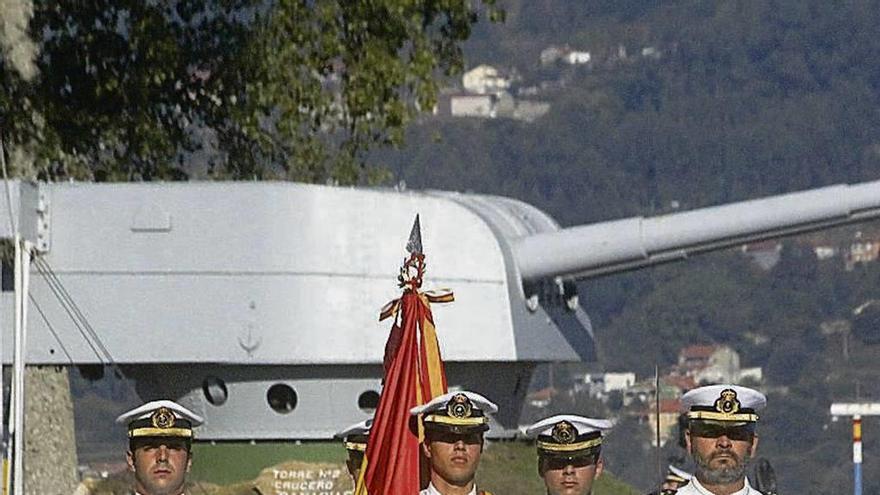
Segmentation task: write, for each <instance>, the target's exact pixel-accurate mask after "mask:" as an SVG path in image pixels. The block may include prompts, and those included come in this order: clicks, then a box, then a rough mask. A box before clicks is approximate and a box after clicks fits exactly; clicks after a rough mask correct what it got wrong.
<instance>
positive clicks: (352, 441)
mask: <svg viewBox="0 0 880 495" xmlns="http://www.w3.org/2000/svg"><path fill="white" fill-rule="evenodd" d="M372 427H373V418H369V419H365V420H363V421H361V422H360V423H355V424H353V425H351V426H349V427H348V428H346V429H344V430H342V431H340V432H339V433H337V434H336V435H335V436H336V438H340V439H342V443H343V444H344V445H345V451H346V452H347V453H348V459H346V461H345V467H346V468H348V474H350V475H351V479H352V480H354V482H355V483H357V480H358V476H360V472H361V464H363V462H364V453H365V452H366V451H367V441H368V440H369V439H370V429H371V428H372Z"/></svg>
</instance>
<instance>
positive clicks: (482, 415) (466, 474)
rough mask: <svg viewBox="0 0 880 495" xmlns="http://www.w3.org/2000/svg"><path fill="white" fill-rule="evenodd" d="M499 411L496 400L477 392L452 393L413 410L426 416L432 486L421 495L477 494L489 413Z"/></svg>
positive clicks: (425, 450) (425, 446)
mask: <svg viewBox="0 0 880 495" xmlns="http://www.w3.org/2000/svg"><path fill="white" fill-rule="evenodd" d="M497 411H498V406H496V405H495V404H494V403H492V401H490V400H489V399H487V398H485V397H483V396H482V395H480V394H477V393H474V392H466V391H461V392H451V393H448V394H445V395H441V396H439V397H436V398H434V400H432V401H430V402H428V403H427V404H424V405H421V406H417V407H414V408H413V409H412V410H410V413H411V414H412V415H413V416H418V415H421V416H422V424H423V425H424V428H425V440H424V442H423V443H422V453H423V454H424V456H425V458H426V459H427V460H428V465H429V469H430V478H431V483H430V484H429V485H428V487H427V488H426V489H424V490H422V491H421V492H420V495H477V494H481V495H483V494H486V495H490V494H489V492H486V491H478V490H477V487H476V483H475V482H474V476H475V475H476V472H477V466H479V465H480V455H481V454H482V453H483V433H485V432H486V431H487V430H488V429H489V418H488V416H487V414H492V413H495V412H497Z"/></svg>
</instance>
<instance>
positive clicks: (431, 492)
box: [419, 483, 477, 495]
mask: <svg viewBox="0 0 880 495" xmlns="http://www.w3.org/2000/svg"><path fill="white" fill-rule="evenodd" d="M419 495H443V494H442V493H440V491H439V490H437V487H435V486H434V483H431V484H429V485H428V488H425V489H424V490H422V491H420V492H419ZM467 495H477V484H476V483H474V487H473V488H471V491H470V492H468V494H467Z"/></svg>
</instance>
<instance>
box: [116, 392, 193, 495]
mask: <svg viewBox="0 0 880 495" xmlns="http://www.w3.org/2000/svg"><path fill="white" fill-rule="evenodd" d="M116 422H117V423H120V424H125V425H127V426H128V445H129V446H128V452H127V453H126V460H127V461H128V469H129V470H130V471H131V472H132V473H133V474H134V489H135V494H137V495H181V494H183V493H185V489H186V475H187V473H189V471H190V468H192V438H193V430H192V429H193V428H194V427H196V426H198V425H200V424H202V418H201V417H199V416H198V415H197V414H195V413H193V412H192V411H190V410H189V409H187V408H185V407H183V406H181V405H180V404H177V403H176V402H172V401H170V400H157V401H153V402H148V403H146V404H144V405H142V406H140V407H137V408H135V409H132V410H131V411H129V412H127V413H124V414H122V415H120V416H119V417H118V418H116Z"/></svg>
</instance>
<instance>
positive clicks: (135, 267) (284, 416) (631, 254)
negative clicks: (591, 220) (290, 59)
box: [0, 182, 880, 440]
mask: <svg viewBox="0 0 880 495" xmlns="http://www.w3.org/2000/svg"><path fill="white" fill-rule="evenodd" d="M9 203H11V204H12V209H13V210H14V214H15V216H16V217H17V218H18V225H20V229H21V232H22V233H23V235H24V236H25V237H26V238H28V239H30V240H31V242H33V243H34V245H35V249H36V252H37V256H36V261H35V262H34V264H33V267H32V274H31V290H30V293H31V300H32V302H33V304H34V306H36V308H35V310H32V311H30V312H29V313H28V314H29V320H28V326H29V337H28V348H27V353H26V359H27V362H28V363H29V364H52V365H96V364H97V365H102V364H109V362H110V361H111V360H112V361H113V362H114V363H116V364H118V365H119V366H120V367H121V368H122V369H123V370H124V371H125V373H126V374H127V375H128V376H129V377H131V378H132V379H133V380H134V381H135V383H136V387H137V390H138V393H139V394H140V395H141V396H142V398H143V399H144V400H147V399H152V398H156V397H165V398H173V399H176V400H178V401H180V402H182V403H184V404H185V405H186V406H188V407H189V408H191V409H192V410H194V411H196V412H197V413H199V414H200V415H202V416H203V417H204V418H205V419H206V421H205V424H204V425H203V426H202V427H201V431H200V438H202V439H206V440H235V439H248V440H250V439H309V438H330V437H331V436H332V435H333V433H334V432H335V431H337V430H338V429H339V428H341V427H343V426H345V425H348V424H351V423H354V422H356V421H358V420H361V419H364V418H366V417H367V416H369V414H370V413H371V412H372V408H374V407H375V405H376V403H377V399H378V393H379V392H380V387H381V383H380V380H381V373H382V366H381V360H382V352H383V349H384V344H385V339H386V337H387V332H388V328H387V324H385V323H379V322H378V321H377V320H378V318H377V316H378V311H379V308H381V306H383V305H384V304H385V303H386V302H387V301H388V300H390V299H392V298H394V297H396V296H397V295H398V289H397V284H396V273H397V268H398V267H399V265H400V262H401V260H402V258H403V255H404V251H403V246H404V245H405V244H406V238H407V234H408V233H409V227H410V225H411V222H412V219H413V218H414V217H415V215H416V214H417V213H418V214H420V215H421V219H422V238H423V245H424V249H425V252H426V254H427V256H428V272H427V276H426V285H425V287H426V288H430V287H431V286H433V287H449V288H451V289H453V290H454V291H455V294H456V302H455V303H454V304H451V305H441V306H437V307H436V308H435V309H434V316H435V320H436V322H437V327H438V332H439V337H440V343H441V348H442V352H443V357H444V359H445V360H446V361H447V373H448V377H449V382H450V385H451V386H462V387H465V388H468V389H471V390H477V391H480V392H482V393H485V394H486V395H487V396H489V397H490V398H492V399H493V400H494V401H496V402H498V403H499V405H500V406H501V411H500V413H499V414H498V415H497V416H496V418H495V421H496V425H495V426H496V427H497V428H496V429H494V430H493V431H494V432H495V433H496V434H501V435H503V434H505V432H513V431H514V430H515V428H516V426H517V420H518V416H519V411H520V408H521V405H522V403H523V401H524V399H525V394H526V390H527V387H528V384H529V381H530V379H531V374H532V371H533V369H534V367H535V365H537V364H539V363H545V362H555V361H576V360H585V359H586V360H589V359H591V358H592V357H593V353H594V346H593V344H594V343H593V335H592V328H591V325H590V321H589V318H588V317H587V315H586V313H585V312H584V310H583V309H582V308H581V307H580V304H579V303H578V297H577V291H576V286H575V280H577V279H578V278H581V277H594V276H599V275H607V274H612V273H616V272H620V271H625V270H632V269H637V268H641V267H644V266H648V265H652V264H657V263H664V262H669V261H673V260H678V259H682V258H685V257H687V256H690V255H692V254H695V253H700V252H705V251H710V250H714V249H720V248H724V247H728V246H734V245H737V244H741V243H744V242H751V241H756V240H761V239H767V238H771V237H777V236H781V235H788V234H793V233H799V232H804V231H809V230H815V229H821V228H826V227H831V226H835V225H841V224H844V223H850V222H857V221H862V220H869V219H873V218H876V217H877V216H878V215H880V182H871V183H865V184H858V185H851V186H846V185H841V186H832V187H828V188H823V189H817V190H813V191H807V192H801V193H794V194H789V195H784V196H777V197H772V198H767V199H761V200H753V201H745V202H741V203H735V204H729V205H724V206H718V207H713V208H704V209H699V210H694V211H689V212H682V213H676V214H671V215H665V216H658V217H653V218H641V217H637V218H630V219H624V220H615V221H610V222H605V223H599V224H593V225H585V226H578V227H572V228H565V229H563V228H560V227H559V225H558V224H557V223H556V222H555V221H554V220H553V219H552V218H551V217H550V216H549V215H547V214H546V213H544V212H542V211H540V210H538V209H537V208H535V207H533V206H531V205H528V204H526V203H523V202H521V201H517V200H513V199H509V198H503V197H497V196H486V195H474V194H460V193H451V192H442V191H425V192H397V191H391V190H364V189H349V188H335V187H327V186H315V185H303V184H292V183H223V182H208V183H198V182H193V183H137V184H75V183H73V184H71V183H67V184H31V183H15V184H14V186H13V187H12V198H11V201H10V202H9ZM5 204H6V202H3V201H0V205H5ZM2 209H5V206H0V210H2ZM7 216H8V211H0V218H7ZM7 225H8V224H6V223H5V222H0V237H4V238H8V237H11V235H12V234H11V232H10V228H9V227H8V226H7ZM6 272H7V271H4V273H6ZM3 287H4V289H3V290H4V291H3V292H2V293H0V318H2V320H0V324H2V328H3V331H4V332H5V333H4V335H3V339H4V340H3V341H4V342H11V341H12V338H11V327H12V325H11V322H12V320H13V317H12V307H13V298H12V293H11V292H8V291H7V288H8V287H10V284H7V283H4V284H3ZM72 306H75V307H72ZM77 315H81V318H73V317H72V316H77ZM11 351H12V350H11V348H10V346H5V347H3V349H2V358H3V361H4V363H9V362H10V361H11V358H12V352H11Z"/></svg>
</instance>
